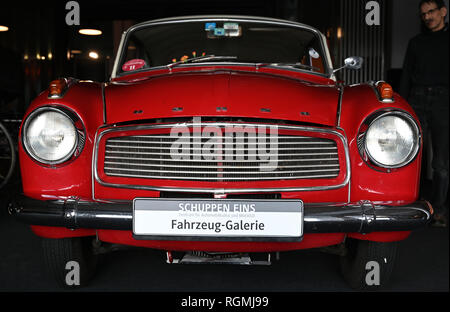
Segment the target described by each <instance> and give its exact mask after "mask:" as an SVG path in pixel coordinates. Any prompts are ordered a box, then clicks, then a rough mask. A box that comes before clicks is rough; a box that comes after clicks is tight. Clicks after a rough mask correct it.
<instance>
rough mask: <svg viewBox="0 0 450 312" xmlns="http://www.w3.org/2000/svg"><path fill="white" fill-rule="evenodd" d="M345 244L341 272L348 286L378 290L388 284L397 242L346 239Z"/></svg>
mask: <svg viewBox="0 0 450 312" xmlns="http://www.w3.org/2000/svg"><path fill="white" fill-rule="evenodd" d="M345 244H346V247H347V253H346V255H345V256H342V257H341V261H340V262H341V272H342V274H343V276H344V279H345V280H346V281H347V283H348V284H349V285H350V287H352V288H354V289H358V290H378V289H381V288H383V287H384V286H386V285H387V284H388V282H389V279H390V277H391V273H392V271H393V269H394V265H395V258H396V254H397V245H398V242H389V243H379V242H372V241H365V240H357V239H347V240H346V243H345Z"/></svg>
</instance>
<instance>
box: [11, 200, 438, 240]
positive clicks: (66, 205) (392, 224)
mask: <svg viewBox="0 0 450 312" xmlns="http://www.w3.org/2000/svg"><path fill="white" fill-rule="evenodd" d="M9 211H10V213H11V214H12V215H14V216H15V217H16V218H17V219H18V220H20V221H22V222H25V223H28V224H32V225H44V226H57V227H66V228H69V229H78V228H90V229H109V230H126V231H131V230H132V227H133V225H132V224H133V202H132V201H123V202H107V203H106V202H89V201H79V200H73V199H70V200H65V201H63V200H55V201H42V200H36V199H32V198H28V197H25V196H21V197H19V198H16V200H15V201H14V202H13V203H12V205H11V206H10V208H9ZM432 213H433V209H432V207H431V205H430V204H429V203H428V202H427V201H416V202H414V203H411V204H408V205H404V206H385V205H375V204H373V203H371V202H369V201H361V202H358V203H352V204H342V205H340V204H308V203H305V204H304V233H370V232H389V231H409V230H414V229H417V228H420V227H423V226H425V225H426V224H427V223H428V221H430V219H431V216H432Z"/></svg>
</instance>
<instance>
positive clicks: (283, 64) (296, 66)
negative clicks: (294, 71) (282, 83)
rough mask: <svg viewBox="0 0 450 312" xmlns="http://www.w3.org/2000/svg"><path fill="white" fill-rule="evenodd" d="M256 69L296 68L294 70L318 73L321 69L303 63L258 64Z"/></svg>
mask: <svg viewBox="0 0 450 312" xmlns="http://www.w3.org/2000/svg"><path fill="white" fill-rule="evenodd" d="M255 66H256V69H258V68H260V67H264V66H287V67H294V68H303V69H312V70H316V71H320V68H318V67H315V66H310V65H305V64H302V63H256V64H255Z"/></svg>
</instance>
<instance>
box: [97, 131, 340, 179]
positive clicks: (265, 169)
mask: <svg viewBox="0 0 450 312" xmlns="http://www.w3.org/2000/svg"><path fill="white" fill-rule="evenodd" d="M221 126H223V127H222V128H224V127H226V126H227V124H221ZM264 126H267V125H264ZM190 130H191V131H192V127H191V128H190ZM103 153H104V154H103V157H102V159H103V162H102V163H99V164H97V165H98V166H101V167H102V171H103V172H104V174H105V176H107V177H114V178H139V179H151V180H155V179H157V180H161V179H162V180H180V181H199V182H252V181H274V180H290V181H292V180H301V179H315V180H317V179H335V178H337V177H338V176H339V175H340V173H341V169H342V168H341V165H340V159H339V151H338V144H337V143H336V141H335V140H334V139H331V138H328V137H321V136H317V135H316V136H312V135H311V136H309V135H307V134H306V135H305V133H302V134H301V135H297V134H292V133H288V134H286V133H283V134H280V133H277V134H276V135H270V136H269V135H267V136H266V137H265V138H264V139H263V140H261V137H260V136H257V135H256V134H248V133H247V134H246V135H243V136H241V135H239V133H234V135H231V136H226V135H224V136H223V137H221V140H220V141H212V140H211V138H210V137H203V136H198V135H197V134H195V133H194V132H191V133H190V135H189V136H188V137H186V138H183V140H180V138H179V137H176V136H173V135H171V134H170V133H168V132H166V133H153V132H152V131H144V132H140V133H138V134H135V133H131V134H129V132H126V131H125V132H120V131H114V135H110V136H108V137H106V138H105V139H104V149H103Z"/></svg>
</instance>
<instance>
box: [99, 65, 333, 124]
mask: <svg viewBox="0 0 450 312" xmlns="http://www.w3.org/2000/svg"><path fill="white" fill-rule="evenodd" d="M338 98H339V91H338V90H337V89H336V88H335V87H334V86H330V85H319V84H313V83H309V82H304V81H300V80H297V79H293V78H285V77H281V76H275V75H269V74H263V73H238V72H233V71H220V72H206V73H198V72H197V73H188V74H187V73H177V74H166V75H161V76H154V77H150V78H146V79H144V80H140V81H134V82H113V83H111V84H108V85H107V86H106V88H105V102H106V107H105V108H106V122H107V123H118V122H127V121H133V120H142V119H154V118H166V117H191V116H205V117H206V116H228V117H255V118H268V119H282V120H283V119H284V120H296V121H302V122H308V123H315V124H322V125H328V126H333V125H334V124H335V119H336V110H337V106H338Z"/></svg>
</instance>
